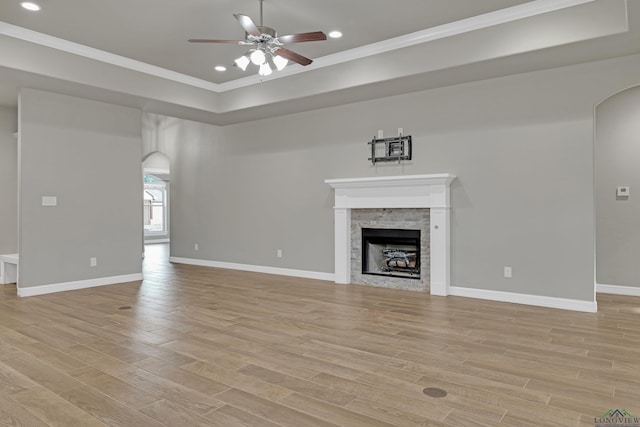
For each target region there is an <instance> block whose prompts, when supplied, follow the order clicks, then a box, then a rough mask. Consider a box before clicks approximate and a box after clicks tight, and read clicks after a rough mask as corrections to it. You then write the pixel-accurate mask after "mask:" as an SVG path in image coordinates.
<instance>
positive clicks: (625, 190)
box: [616, 187, 629, 197]
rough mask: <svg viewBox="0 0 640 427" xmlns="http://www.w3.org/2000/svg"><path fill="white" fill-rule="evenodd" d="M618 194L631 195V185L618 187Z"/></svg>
mask: <svg viewBox="0 0 640 427" xmlns="http://www.w3.org/2000/svg"><path fill="white" fill-rule="evenodd" d="M616 196H618V197H629V187H618V188H616Z"/></svg>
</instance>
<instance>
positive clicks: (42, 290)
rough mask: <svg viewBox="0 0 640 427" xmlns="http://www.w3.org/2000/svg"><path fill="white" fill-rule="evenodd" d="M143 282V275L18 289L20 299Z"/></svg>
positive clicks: (101, 278) (137, 274) (128, 275)
mask: <svg viewBox="0 0 640 427" xmlns="http://www.w3.org/2000/svg"><path fill="white" fill-rule="evenodd" d="M139 280H142V273H136V274H126V275H123V276H111V277H100V278H98V279H89V280H78V281H77V282H66V283H54V284H51V285H40V286H30V287H27V288H21V287H18V296H19V297H32V296H35V295H44V294H52V293H54V292H64V291H75V290H78V289H85V288H94V287H96V286H105V285H114V284H116V283H126V282H137V281H139Z"/></svg>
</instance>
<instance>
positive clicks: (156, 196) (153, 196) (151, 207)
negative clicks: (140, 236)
mask: <svg viewBox="0 0 640 427" xmlns="http://www.w3.org/2000/svg"><path fill="white" fill-rule="evenodd" d="M143 203H144V233H145V234H146V235H157V234H166V233H167V183H166V182H164V181H162V180H161V179H159V178H157V177H155V176H153V175H145V176H144V193H143Z"/></svg>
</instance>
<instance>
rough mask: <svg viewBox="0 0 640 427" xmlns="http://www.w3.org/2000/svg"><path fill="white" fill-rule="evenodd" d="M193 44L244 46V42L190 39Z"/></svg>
mask: <svg viewBox="0 0 640 427" xmlns="http://www.w3.org/2000/svg"><path fill="white" fill-rule="evenodd" d="M189 41H190V42H191V43H227V44H244V43H245V41H244V40H212V39H189Z"/></svg>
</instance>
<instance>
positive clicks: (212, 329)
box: [0, 245, 640, 427]
mask: <svg viewBox="0 0 640 427" xmlns="http://www.w3.org/2000/svg"><path fill="white" fill-rule="evenodd" d="M165 249H166V245H155V246H150V247H149V248H148V250H149V255H148V256H147V258H146V260H145V270H144V274H145V280H144V281H143V282H142V283H140V282H136V283H127V284H121V285H112V286H105V287H101V288H93V289H86V290H81V291H73V292H65V293H59V294H52V295H44V296H38V297H30V298H22V299H19V298H17V297H16V296H15V286H11V285H6V286H4V287H3V288H0V289H1V294H0V425H10V426H45V425H54V426H65V427H68V426H104V425H109V426H136V427H141V426H176V427H183V426H222V427H233V426H266V427H269V426H291V427H304V426H314V427H315V426H336V425H338V426H366V427H369V426H402V427H409V426H456V427H460V426H546V425H548V426H593V425H594V417H596V416H600V415H602V414H604V413H605V412H606V411H607V410H609V409H615V408H619V409H623V408H624V409H626V410H627V411H628V412H630V413H631V414H632V415H640V369H639V368H640V298H630V297H620V296H611V295H600V296H599V297H598V305H599V312H598V313H597V314H589V313H577V312H570V311H562V310H552V309H544V308H537V307H529V306H523V305H515V304H507V303H497V302H486V301H480V300H473V299H465V298H459V297H446V298H444V297H432V296H429V295H425V294H422V293H415V292H409V291H397V290H388V289H379V288H371V287H363V286H353V285H352V286H342V285H335V284H333V283H328V282H322V281H315V280H306V279H298V278H290V277H281V276H271V275H263V274H256V273H247V272H238V271H229V270H221V269H212V268H203V267H193V266H185V265H171V264H169V263H168V262H167V261H166V255H165V256H162V255H163V254H162V253H160V254H159V255H160V256H159V257H157V256H154V251H155V252H161V251H162V250H165ZM156 255H158V254H156ZM427 387H438V388H441V389H444V390H446V391H447V392H448V395H447V396H446V397H443V398H433V397H429V396H427V395H425V394H424V393H423V390H424V389H425V388H427Z"/></svg>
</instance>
